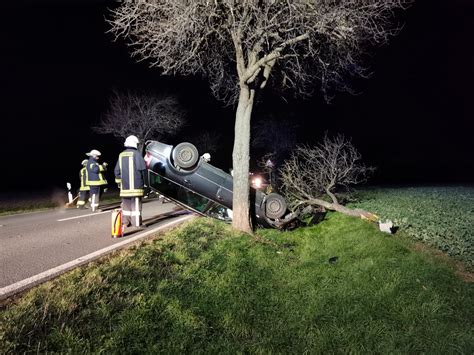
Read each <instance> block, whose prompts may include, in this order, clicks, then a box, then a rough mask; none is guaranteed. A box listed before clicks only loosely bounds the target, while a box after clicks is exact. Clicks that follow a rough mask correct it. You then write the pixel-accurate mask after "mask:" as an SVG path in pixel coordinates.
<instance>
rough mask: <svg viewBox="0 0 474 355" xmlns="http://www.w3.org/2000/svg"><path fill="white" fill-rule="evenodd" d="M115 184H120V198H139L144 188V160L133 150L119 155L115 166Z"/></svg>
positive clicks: (128, 149) (127, 150) (130, 149)
mask: <svg viewBox="0 0 474 355" xmlns="http://www.w3.org/2000/svg"><path fill="white" fill-rule="evenodd" d="M114 172H115V182H117V183H119V184H120V196H121V197H140V196H143V194H144V187H145V173H146V165H145V160H144V159H143V157H142V156H141V155H140V153H139V152H138V151H137V150H136V149H134V148H127V149H126V150H124V151H123V152H122V153H120V155H119V158H118V160H117V164H116V165H115V170H114Z"/></svg>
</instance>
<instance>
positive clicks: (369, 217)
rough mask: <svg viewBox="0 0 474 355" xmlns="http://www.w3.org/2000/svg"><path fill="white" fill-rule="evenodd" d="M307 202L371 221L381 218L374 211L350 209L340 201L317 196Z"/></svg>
mask: <svg viewBox="0 0 474 355" xmlns="http://www.w3.org/2000/svg"><path fill="white" fill-rule="evenodd" d="M305 202H307V203H308V204H310V205H318V206H321V207H324V208H325V209H327V210H331V211H337V212H340V213H344V214H346V215H348V216H352V217H360V218H362V219H367V220H369V221H376V220H378V219H379V217H378V216H377V215H375V214H373V213H370V212H367V211H364V210H362V209H359V208H356V209H350V208H347V207H345V206H343V205H340V204H339V203H331V202H327V201H324V200H320V199H317V198H315V199H311V200H308V201H305Z"/></svg>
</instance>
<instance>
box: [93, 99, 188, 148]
mask: <svg viewBox="0 0 474 355" xmlns="http://www.w3.org/2000/svg"><path fill="white" fill-rule="evenodd" d="M184 123H185V112H184V111H183V110H182V109H181V107H180V106H179V103H178V100H177V99H176V97H174V96H171V95H166V94H164V95H153V94H150V93H136V92H130V91H127V92H124V93H120V92H117V91H114V92H113V94H112V96H111V98H110V101H109V109H108V111H107V112H106V114H105V115H104V117H103V119H102V120H101V122H100V124H99V125H98V126H97V127H93V129H94V131H96V132H97V133H101V134H112V135H114V136H115V137H117V138H126V137H127V136H129V135H131V134H133V135H136V136H137V137H139V138H140V139H141V140H143V141H146V140H149V139H156V140H160V139H162V138H163V137H166V136H171V135H174V134H176V133H177V132H178V131H179V129H180V128H181V127H182V126H183V125H184Z"/></svg>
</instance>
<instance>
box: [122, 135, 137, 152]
mask: <svg viewBox="0 0 474 355" xmlns="http://www.w3.org/2000/svg"><path fill="white" fill-rule="evenodd" d="M138 142H139V140H138V138H137V136H133V135H132V136H128V137H127V138H126V139H125V143H124V146H125V147H127V148H135V149H136V148H137V147H138Z"/></svg>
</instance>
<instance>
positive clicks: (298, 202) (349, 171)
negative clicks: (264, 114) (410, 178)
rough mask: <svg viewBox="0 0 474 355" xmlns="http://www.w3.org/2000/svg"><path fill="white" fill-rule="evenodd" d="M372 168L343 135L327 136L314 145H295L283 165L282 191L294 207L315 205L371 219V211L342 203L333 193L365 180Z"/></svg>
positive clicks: (373, 216) (281, 172) (372, 217)
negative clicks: (328, 199)
mask: <svg viewBox="0 0 474 355" xmlns="http://www.w3.org/2000/svg"><path fill="white" fill-rule="evenodd" d="M373 171H374V168H371V167H366V166H365V165H364V164H363V163H362V162H361V155H360V154H359V152H358V151H357V150H356V149H355V147H354V146H353V145H352V143H351V141H350V140H348V139H346V138H345V137H344V136H343V135H338V136H337V137H335V138H333V139H331V138H329V137H328V136H327V135H326V136H325V137H324V139H323V141H322V143H320V144H319V145H317V146H315V147H309V146H299V147H297V148H296V150H295V152H294V153H293V154H292V156H291V158H290V159H288V160H287V161H285V163H284V164H283V167H282V168H281V171H280V174H281V180H282V190H283V191H284V194H285V195H286V196H287V198H288V200H289V201H290V207H291V208H293V209H297V208H299V207H304V206H308V205H317V206H321V207H323V208H326V209H328V210H334V211H339V212H342V213H345V214H348V215H350V216H357V217H364V218H367V219H374V218H375V215H373V214H372V213H370V212H366V211H363V210H359V209H356V210H352V209H350V208H347V207H345V206H343V205H341V204H340V203H339V201H338V198H337V196H336V191H338V190H339V191H340V190H341V189H344V190H347V189H348V188H349V187H351V186H353V185H357V184H360V183H362V182H365V181H366V179H367V177H368V175H369V174H370V173H371V172H373ZM324 196H328V197H329V198H330V200H331V202H328V201H326V200H325V199H324Z"/></svg>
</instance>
